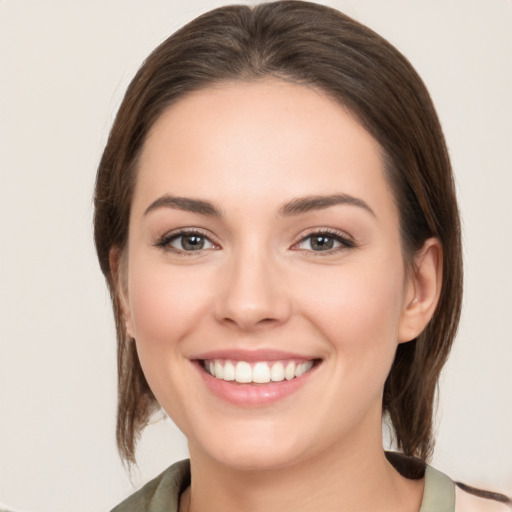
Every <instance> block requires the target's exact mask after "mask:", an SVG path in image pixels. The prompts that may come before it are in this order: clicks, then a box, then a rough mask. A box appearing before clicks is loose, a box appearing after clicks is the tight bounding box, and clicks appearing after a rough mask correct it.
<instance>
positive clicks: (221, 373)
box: [215, 361, 224, 379]
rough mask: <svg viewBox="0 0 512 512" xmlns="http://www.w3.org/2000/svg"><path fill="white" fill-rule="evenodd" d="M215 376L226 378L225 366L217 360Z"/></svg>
mask: <svg viewBox="0 0 512 512" xmlns="http://www.w3.org/2000/svg"><path fill="white" fill-rule="evenodd" d="M215 377H217V379H223V378H224V366H223V365H222V363H221V362H220V361H215Z"/></svg>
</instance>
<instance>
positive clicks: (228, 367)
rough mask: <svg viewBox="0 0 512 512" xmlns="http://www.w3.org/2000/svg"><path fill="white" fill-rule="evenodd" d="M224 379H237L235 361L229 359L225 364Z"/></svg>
mask: <svg viewBox="0 0 512 512" xmlns="http://www.w3.org/2000/svg"><path fill="white" fill-rule="evenodd" d="M223 378H224V380H235V365H234V364H233V363H230V362H229V361H227V362H226V364H225V365H224V376H223Z"/></svg>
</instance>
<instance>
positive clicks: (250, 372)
mask: <svg viewBox="0 0 512 512" xmlns="http://www.w3.org/2000/svg"><path fill="white" fill-rule="evenodd" d="M285 365H286V366H285ZM312 367H313V361H306V362H304V363H296V362H294V361H288V362H283V361H276V362H274V363H271V362H266V361H259V362H256V363H252V365H251V363H248V362H246V361H238V362H236V363H235V362H233V361H224V360H221V359H215V360H213V359H212V360H208V361H205V365H204V368H205V369H206V371H207V372H208V373H209V374H210V375H212V376H213V377H215V378H217V379H219V380H225V381H236V382H239V383H242V384H248V383H251V382H255V383H257V384H266V383H268V382H282V381H283V380H285V379H286V380H292V379H294V378H296V377H300V376H302V375H304V374H305V373H306V372H308V371H309V370H311V368H312Z"/></svg>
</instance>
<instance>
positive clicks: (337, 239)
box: [294, 231, 355, 252]
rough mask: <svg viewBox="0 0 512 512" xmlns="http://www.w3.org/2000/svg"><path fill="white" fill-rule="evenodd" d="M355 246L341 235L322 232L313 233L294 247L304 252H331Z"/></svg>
mask: <svg viewBox="0 0 512 512" xmlns="http://www.w3.org/2000/svg"><path fill="white" fill-rule="evenodd" d="M354 246H355V244H354V242H353V241H352V240H350V239H349V238H347V237H345V236H342V235H341V234H339V233H332V232H329V231H322V232H316V233H311V234H310V235H308V236H306V237H304V238H303V239H302V240H300V241H299V242H298V243H297V244H295V246H294V247H296V248H297V249H300V250H304V251H314V252H331V251H336V250H339V249H347V248H352V247H354Z"/></svg>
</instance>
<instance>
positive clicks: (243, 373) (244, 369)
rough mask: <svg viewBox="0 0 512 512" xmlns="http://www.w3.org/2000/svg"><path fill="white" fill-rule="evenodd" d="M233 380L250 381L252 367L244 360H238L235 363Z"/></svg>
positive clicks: (244, 382)
mask: <svg viewBox="0 0 512 512" xmlns="http://www.w3.org/2000/svg"><path fill="white" fill-rule="evenodd" d="M235 380H236V381H237V382H241V383H243V384H246V383H248V382H252V369H251V365H250V364H249V363H246V362H245V361H238V363H236V376H235Z"/></svg>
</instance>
